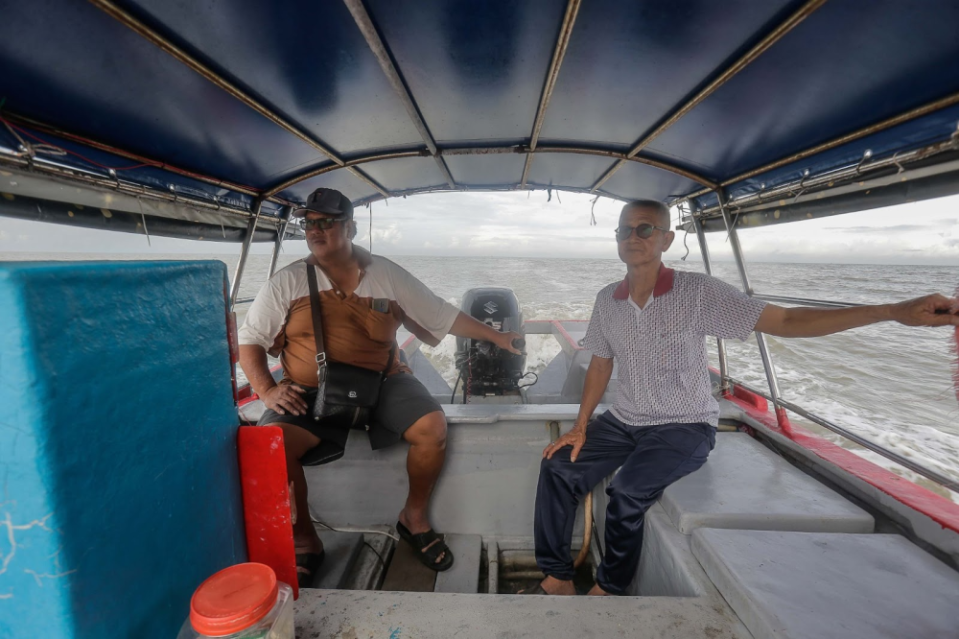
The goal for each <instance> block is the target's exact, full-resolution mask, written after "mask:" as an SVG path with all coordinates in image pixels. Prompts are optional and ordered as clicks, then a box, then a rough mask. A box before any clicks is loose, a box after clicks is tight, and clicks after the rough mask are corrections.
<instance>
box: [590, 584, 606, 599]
mask: <svg viewBox="0 0 959 639" xmlns="http://www.w3.org/2000/svg"><path fill="white" fill-rule="evenodd" d="M586 595H587V596H589V597H609V596H610V594H609V593H608V592H606V591H605V590H603V589H602V588H600V587H599V584H596V585H594V586H593V587H592V588H590V589H589V592H587V593H586Z"/></svg>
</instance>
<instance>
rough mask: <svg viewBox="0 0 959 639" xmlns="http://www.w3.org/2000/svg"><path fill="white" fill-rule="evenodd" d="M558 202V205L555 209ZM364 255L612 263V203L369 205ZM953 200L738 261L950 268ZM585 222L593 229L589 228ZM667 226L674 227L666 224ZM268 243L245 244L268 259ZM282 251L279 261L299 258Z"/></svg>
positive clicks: (752, 238) (127, 248) (676, 250)
mask: <svg viewBox="0 0 959 639" xmlns="http://www.w3.org/2000/svg"><path fill="white" fill-rule="evenodd" d="M560 200H561V201H560ZM372 208H373V211H372V213H373V229H372V231H373V233H372V244H373V250H374V251H375V252H377V253H381V254H384V255H397V256H401V255H446V256H455V257H460V256H463V257H481V256H495V257H542V258H550V257H563V258H606V259H616V243H615V241H614V239H613V228H614V227H615V226H616V223H617V220H618V217H619V211H620V209H621V208H622V203H621V202H618V201H614V200H610V199H607V198H602V197H601V198H599V200H597V201H596V202H595V204H594V203H593V198H591V197H589V196H588V195H585V194H579V193H562V194H561V196H560V197H557V195H556V193H554V194H553V198H552V200H551V201H548V199H547V195H546V193H545V192H543V191H533V192H519V191H509V192H493V193H480V192H465V193H436V194H429V195H417V196H410V197H407V198H398V199H395V200H391V201H389V203H388V204H387V203H386V202H375V203H374V204H373V206H372ZM957 210H959V196H955V197H951V198H943V199H940V200H928V201H925V202H919V203H915V204H908V205H901V206H896V207H891V208H888V209H876V210H871V211H863V212H860V213H851V214H846V215H840V216H834V217H830V218H823V219H817V220H807V221H802V222H794V223H790V224H784V225H774V226H767V227H759V228H749V229H743V230H741V231H740V239H741V241H742V244H743V248H744V251H745V254H746V257H747V260H748V261H751V262H762V261H782V262H826V263H883V262H888V263H899V264H918V263H922V264H943V265H959V216H957V215H956V214H955V212H956V211H957ZM592 214H595V217H596V222H597V224H596V225H592V224H591V218H592ZM369 216H370V210H369V209H366V208H359V209H357V210H356V221H357V225H358V227H359V234H358V236H357V240H356V241H357V243H358V244H360V245H362V246H367V245H368V243H369V241H370V235H369V220H370V217H369ZM673 222H674V224H675V223H676V222H677V218H676V217H675V216H674V219H673ZM676 235H677V236H676V240H675V241H674V242H673V246H672V248H671V249H670V250H669V252H667V254H666V255H665V257H666V259H672V260H676V259H680V258H682V257H683V255H685V254H686V248H685V247H684V246H683V240H684V239H685V240H686V243H687V245H688V248H689V257H688V259H689V260H690V261H693V260H696V261H698V260H699V259H700V257H699V244H698V242H697V240H696V238H695V237H686V234H685V233H682V232H677V234H676ZM707 239H708V244H709V250H710V253H711V255H712V257H713V259H715V260H727V261H728V260H731V259H732V253H731V250H730V248H729V243H728V241H727V238H726V234H725V233H724V232H716V233H710V234H708V236H707ZM271 250H272V243H258V244H255V245H254V249H253V251H254V252H256V253H269V252H270V251H271ZM306 250H307V249H306V245H305V243H303V242H299V241H298V242H287V243H286V244H285V245H284V253H285V254H286V255H299V254H303V253H305V252H306ZM4 251H32V252H70V251H76V252H81V251H82V252H86V253H127V254H137V255H151V254H153V255H160V254H164V253H194V254H207V255H213V254H218V253H229V254H233V255H236V254H237V253H238V252H239V246H238V245H236V244H220V243H212V242H191V241H186V240H172V239H168V238H160V237H153V238H152V246H148V245H147V241H146V238H145V237H144V236H142V235H130V234H125V233H107V232H103V231H94V230H91V229H82V228H67V227H62V226H54V225H50V224H42V223H37V222H25V221H22V220H16V219H3V218H0V252H4Z"/></svg>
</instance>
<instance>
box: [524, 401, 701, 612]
mask: <svg viewBox="0 0 959 639" xmlns="http://www.w3.org/2000/svg"><path fill="white" fill-rule="evenodd" d="M715 444H716V429H715V428H714V427H712V426H710V425H709V424H705V423H703V424H662V425H659V426H627V425H626V424H624V423H623V422H621V421H619V420H618V419H616V417H614V416H613V415H612V414H611V413H610V412H609V411H607V412H605V413H603V414H602V415H601V416H600V417H598V418H596V419H595V420H593V421H592V422H591V423H590V424H589V426H587V428H586V444H585V445H584V446H583V448H582V450H581V451H580V453H579V456H578V457H577V459H576V461H575V462H572V461H570V459H569V454H570V452H571V451H572V448H571V447H569V446H564V447H563V448H562V449H560V450H558V451H556V452H555V453H554V454H553V458H552V459H543V463H542V465H541V466H540V472H539V485H538V486H537V488H536V513H535V516H536V520H535V536H536V563H537V564H538V565H539V568H540V570H542V571H543V573H544V574H546V575H551V576H553V577H556V578H557V579H572V578H573V558H572V557H571V555H570V540H571V538H572V535H573V523H574V521H575V519H576V506H577V504H578V503H579V500H580V499H582V498H583V497H585V496H586V493H588V492H589V491H591V490H592V489H593V487H594V486H596V484H598V483H599V482H600V481H602V480H603V478H604V477H607V476H609V474H610V473H612V472H613V471H614V470H616V469H617V468H619V469H620V470H619V473H617V474H616V477H615V478H613V481H612V483H611V484H610V485H609V487H608V488H607V489H606V494H607V495H609V506H608V507H607V508H606V552H605V554H604V557H603V563H602V564H600V566H599V570H598V572H597V574H596V583H597V584H599V587H600V588H602V589H603V590H605V591H606V592H609V593H613V594H622V593H624V592H625V591H626V588H627V587H628V586H629V583H630V582H631V581H632V580H633V576H634V575H635V574H636V568H637V567H638V566H639V554H640V551H641V550H642V547H643V520H644V517H645V515H646V511H647V510H648V509H649V507H650V506H652V505H653V504H654V503H655V502H656V500H657V499H659V497H660V495H662V494H663V491H664V490H666V487H667V486H669V485H670V484H671V483H673V482H674V481H676V480H678V479H680V478H681V477H684V476H686V475H688V474H689V473H691V472H693V471H694V470H696V469H697V468H699V467H700V466H702V465H703V464H704V463H705V462H706V457H707V456H708V455H709V452H710V451H711V450H712V449H713V446H714V445H715Z"/></svg>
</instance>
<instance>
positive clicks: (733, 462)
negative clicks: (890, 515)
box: [661, 433, 875, 535]
mask: <svg viewBox="0 0 959 639" xmlns="http://www.w3.org/2000/svg"><path fill="white" fill-rule="evenodd" d="M661 501H662V505H663V508H664V509H665V510H666V512H667V513H668V514H669V517H670V519H672V521H673V523H674V524H675V525H676V527H677V528H678V529H679V530H680V532H682V533H683V534H687V535H688V534H690V533H691V532H692V531H693V530H695V529H697V528H701V527H706V528H738V529H745V530H791V531H798V532H846V533H870V532H872V531H873V529H874V527H875V521H874V519H873V517H872V515H870V514H869V513H867V512H866V511H864V510H863V509H861V508H859V507H858V506H856V505H855V504H853V503H852V502H850V501H849V500H847V499H846V498H844V497H842V496H841V495H839V494H838V493H836V492H834V491H833V490H832V489H830V488H829V487H828V486H825V485H823V484H821V483H819V482H818V481H816V480H815V479H813V478H812V477H810V476H808V475H806V474H805V473H803V472H802V471H801V470H799V469H798V468H795V467H794V466H792V465H791V464H790V463H789V462H787V461H786V460H785V459H783V458H782V457H780V456H779V455H777V454H776V453H774V452H773V451H771V450H769V449H768V448H766V447H765V446H763V445H762V444H761V443H759V442H758V441H756V440H755V439H753V438H752V437H750V436H749V435H747V434H745V433H719V434H718V436H717V437H716V447H715V449H713V451H712V453H710V455H709V459H708V460H707V462H706V463H705V464H704V465H703V467H702V468H700V469H699V470H697V471H696V472H694V473H691V474H690V475H687V476H686V477H684V478H682V479H680V480H679V481H677V482H676V483H674V484H673V485H671V486H670V487H669V488H667V489H666V492H665V493H664V494H663V498H662V500H661Z"/></svg>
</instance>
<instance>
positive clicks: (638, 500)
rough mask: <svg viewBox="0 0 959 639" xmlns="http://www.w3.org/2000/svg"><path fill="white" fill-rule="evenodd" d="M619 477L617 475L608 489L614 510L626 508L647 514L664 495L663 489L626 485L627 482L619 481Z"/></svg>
mask: <svg viewBox="0 0 959 639" xmlns="http://www.w3.org/2000/svg"><path fill="white" fill-rule="evenodd" d="M619 477H620V476H619V475H617V476H616V477H615V478H614V479H613V481H612V482H611V483H610V484H609V486H608V487H607V488H606V494H607V495H608V496H609V508H611V509H613V510H620V509H624V508H625V509H627V510H630V511H633V510H639V511H641V512H645V511H646V509H648V508H649V507H650V506H652V505H653V504H654V503H656V500H657V499H659V497H660V495H662V494H663V491H662V489H659V488H654V487H651V486H648V485H631V486H630V485H625V482H622V481H617V480H618V479H619Z"/></svg>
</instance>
